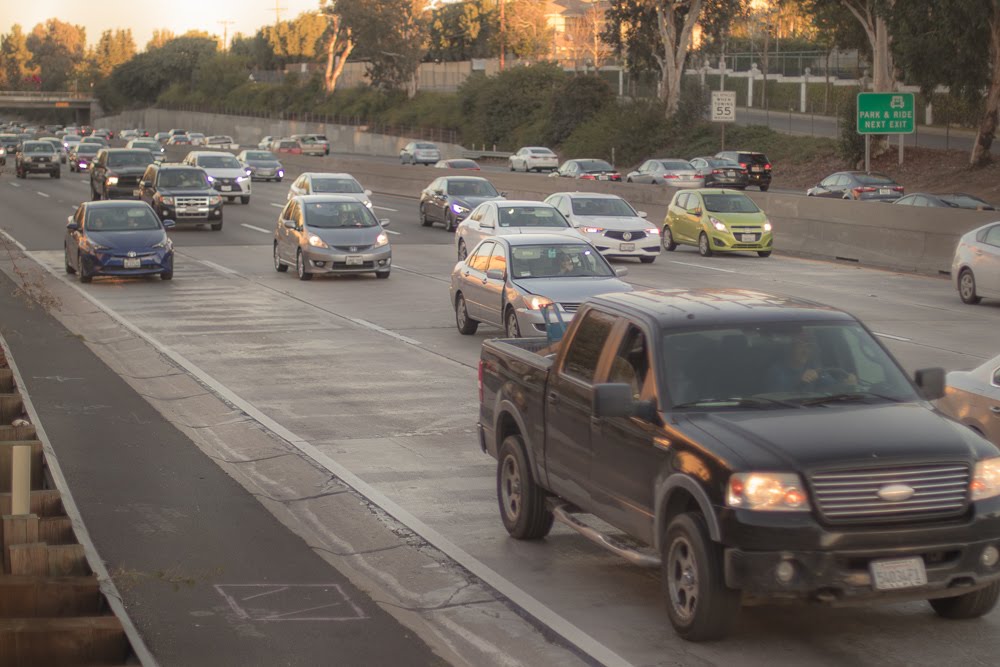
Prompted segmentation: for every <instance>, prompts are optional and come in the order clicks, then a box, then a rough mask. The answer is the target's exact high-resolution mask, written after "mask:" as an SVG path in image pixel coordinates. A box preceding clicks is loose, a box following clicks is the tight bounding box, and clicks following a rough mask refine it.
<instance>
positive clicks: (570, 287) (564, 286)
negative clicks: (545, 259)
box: [512, 276, 632, 303]
mask: <svg viewBox="0 0 1000 667" xmlns="http://www.w3.org/2000/svg"><path fill="white" fill-rule="evenodd" d="M512 282H513V283H514V286H515V287H517V288H518V290H520V291H521V292H522V293H524V294H535V295H537V296H544V297H545V298H547V299H552V300H553V301H556V302H560V303H562V302H569V303H580V302H581V301H584V300H585V299H587V298H589V297H592V296H596V295H598V294H609V293H612V292H631V291H632V286H631V285H629V284H628V283H627V282H625V281H623V280H619V279H618V278H614V277H611V276H608V277H602V278H587V277H583V276H573V277H567V278H517V279H516V280H513V281H512Z"/></svg>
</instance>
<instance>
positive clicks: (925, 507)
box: [810, 464, 969, 523]
mask: <svg viewBox="0 0 1000 667" xmlns="http://www.w3.org/2000/svg"><path fill="white" fill-rule="evenodd" d="M810 482H811V484H812V488H813V496H814V498H815V499H816V505H817V507H818V509H819V511H820V512H821V513H822V515H823V517H824V518H825V519H826V520H827V521H829V522H831V523H882V522H885V521H923V520H927V519H941V518H947V517H952V516H957V515H959V514H962V513H963V512H964V511H965V509H966V507H967V505H968V496H969V467H968V466H967V465H964V464H943V465H932V466H908V467H900V468H859V469H855V470H840V471H836V472H824V473H816V474H814V475H812V477H811V479H810ZM890 486H898V487H909V488H910V489H912V490H913V493H912V495H910V496H909V497H906V498H902V497H901V498H900V499H898V500H894V499H892V494H891V493H890V491H892V489H887V487H890ZM896 490H897V491H902V492H904V493H903V495H905V489H902V488H899V489H896ZM880 491H882V492H883V495H886V496H889V499H888V500H886V499H884V498H882V497H880V496H879V492H880Z"/></svg>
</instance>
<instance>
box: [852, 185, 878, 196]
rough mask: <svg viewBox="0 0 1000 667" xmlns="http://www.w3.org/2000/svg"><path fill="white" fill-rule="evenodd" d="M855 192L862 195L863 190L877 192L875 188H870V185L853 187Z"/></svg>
mask: <svg viewBox="0 0 1000 667" xmlns="http://www.w3.org/2000/svg"><path fill="white" fill-rule="evenodd" d="M853 192H854V194H856V195H860V194H861V193H862V192H875V188H869V187H868V186H863V187H860V188H853Z"/></svg>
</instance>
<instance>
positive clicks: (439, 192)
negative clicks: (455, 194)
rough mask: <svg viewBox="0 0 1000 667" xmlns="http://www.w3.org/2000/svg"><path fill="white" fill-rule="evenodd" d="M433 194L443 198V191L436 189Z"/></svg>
mask: <svg viewBox="0 0 1000 667" xmlns="http://www.w3.org/2000/svg"><path fill="white" fill-rule="evenodd" d="M434 194H436V195H440V196H442V197H443V196H444V190H442V189H440V188H438V189H437V190H435V191H434Z"/></svg>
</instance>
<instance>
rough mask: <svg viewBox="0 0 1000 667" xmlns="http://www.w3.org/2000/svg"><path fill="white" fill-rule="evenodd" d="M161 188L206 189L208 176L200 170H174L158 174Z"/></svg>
mask: <svg viewBox="0 0 1000 667" xmlns="http://www.w3.org/2000/svg"><path fill="white" fill-rule="evenodd" d="M160 187H161V188H202V189H204V188H207V187H208V176H207V175H206V174H205V172H203V171H202V170H200V169H176V170H171V171H163V172H160Z"/></svg>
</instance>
